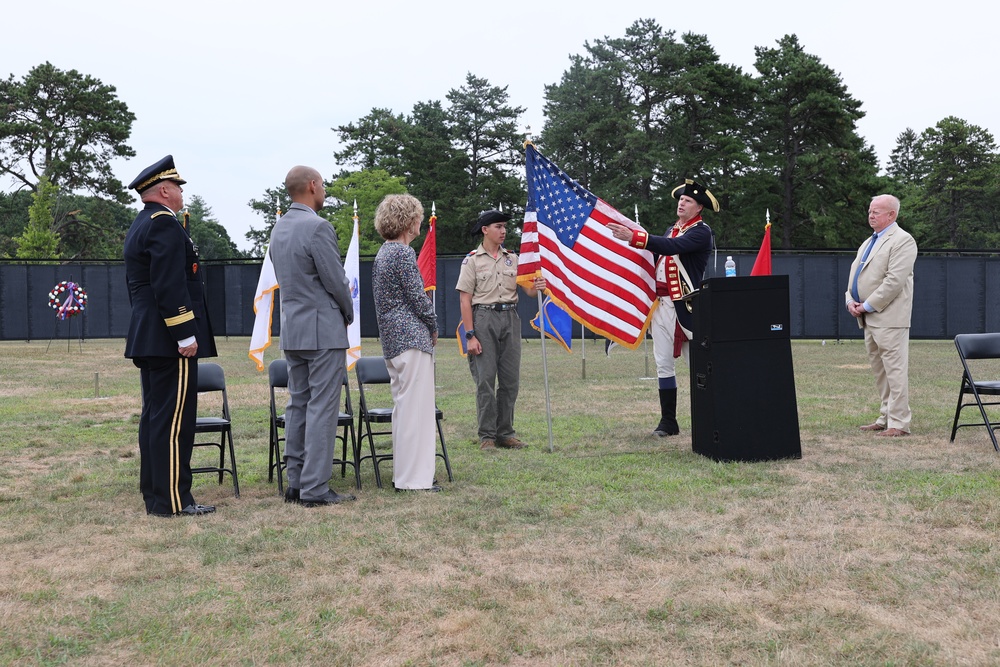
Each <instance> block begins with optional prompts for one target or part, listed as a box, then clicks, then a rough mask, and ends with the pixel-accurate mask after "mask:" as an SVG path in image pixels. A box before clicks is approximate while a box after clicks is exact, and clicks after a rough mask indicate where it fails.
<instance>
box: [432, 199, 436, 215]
mask: <svg viewBox="0 0 1000 667" xmlns="http://www.w3.org/2000/svg"><path fill="white" fill-rule="evenodd" d="M435 215H437V202H433V201H432V202H431V216H435Z"/></svg>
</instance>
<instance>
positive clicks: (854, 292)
mask: <svg viewBox="0 0 1000 667" xmlns="http://www.w3.org/2000/svg"><path fill="white" fill-rule="evenodd" d="M877 240H878V234H872V240H871V241H869V242H868V247H867V248H865V254H864V255H862V256H861V261H860V262H859V263H858V268H857V270H856V271H855V272H854V280H852V281H851V297H853V299H854V300H855V301H859V302H860V301H861V297H860V296H858V276H859V275H861V269H863V268H865V262H867V261H868V254H869V253H870V252H871V251H872V248H873V247H874V246H875V241H877Z"/></svg>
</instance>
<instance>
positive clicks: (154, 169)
mask: <svg viewBox="0 0 1000 667" xmlns="http://www.w3.org/2000/svg"><path fill="white" fill-rule="evenodd" d="M160 181H174V182H175V183H177V184H178V185H184V184H185V183H187V181H185V180H184V179H183V178H181V177H180V174H178V173H177V169H176V168H175V167H174V156H173V155H168V156H166V157H165V158H163V159H162V160H160V161H159V162H156V163H154V164H151V165H149V166H148V167H146V168H145V169H143V170H142V172H140V173H139V175H138V176H136V177H135V180H133V181H132V182H131V183H129V184H128V187H129V190H135V191H136V192H138V193H140V194H141V193H142V192H143V191H144V190H148V189H149V188H151V187H153V186H154V185H156V184H157V183H159V182H160Z"/></svg>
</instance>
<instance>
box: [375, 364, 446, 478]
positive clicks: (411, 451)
mask: <svg viewBox="0 0 1000 667" xmlns="http://www.w3.org/2000/svg"><path fill="white" fill-rule="evenodd" d="M385 365H386V367H387V368H388V369H389V382H390V388H391V389H392V400H393V406H392V483H393V484H394V485H395V486H396V488H397V489H429V488H431V486H432V485H433V483H434V463H435V461H434V455H435V454H434V452H435V451H436V449H437V423H436V419H435V409H436V408H435V405H434V357H433V356H431V355H430V354H428V353H427V352H421V351H420V350H415V349H409V350H407V351H406V352H403V353H402V354H400V355H399V356H397V357H393V358H392V359H386V360H385Z"/></svg>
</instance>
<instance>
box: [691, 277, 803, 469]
mask: <svg viewBox="0 0 1000 667" xmlns="http://www.w3.org/2000/svg"><path fill="white" fill-rule="evenodd" d="M691 298H692V307H693V310H694V313H693V314H694V332H693V333H694V339H693V340H692V341H691V347H690V352H691V422H692V442H693V448H694V451H695V452H696V453H698V454H702V455H703V456H708V457H709V458H712V459H714V460H716V461H767V460H773V459H784V458H801V456H802V448H801V442H800V439H799V416H798V407H797V405H796V401H795V377H794V373H793V369H792V345H791V339H790V337H789V320H790V315H789V305H788V276H751V277H743V278H740V277H737V278H710V279H708V280H705V281H704V282H703V283H702V284H701V287H700V289H699V290H698V291H697V292H695V293H694V295H693V296H692V297H691Z"/></svg>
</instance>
